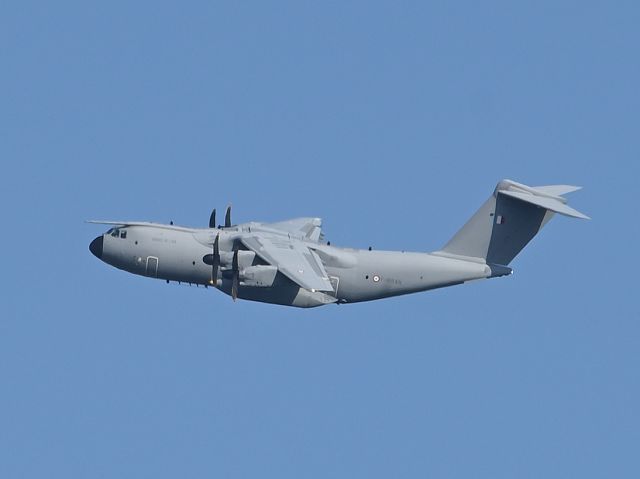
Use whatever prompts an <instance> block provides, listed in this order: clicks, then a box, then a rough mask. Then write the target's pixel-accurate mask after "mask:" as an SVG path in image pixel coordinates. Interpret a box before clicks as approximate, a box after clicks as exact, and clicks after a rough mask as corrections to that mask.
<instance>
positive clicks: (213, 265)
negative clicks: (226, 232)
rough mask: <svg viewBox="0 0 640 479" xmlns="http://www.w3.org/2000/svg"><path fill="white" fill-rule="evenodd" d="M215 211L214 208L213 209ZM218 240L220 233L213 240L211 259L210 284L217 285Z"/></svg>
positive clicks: (218, 265)
mask: <svg viewBox="0 0 640 479" xmlns="http://www.w3.org/2000/svg"><path fill="white" fill-rule="evenodd" d="M213 211H214V213H215V210H213ZM219 240H220V233H218V234H217V235H216V239H215V241H214V242H213V258H212V261H211V284H212V285H214V286H217V285H218V269H219V268H220V246H219V245H218V242H219Z"/></svg>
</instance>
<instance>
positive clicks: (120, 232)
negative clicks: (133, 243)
mask: <svg viewBox="0 0 640 479" xmlns="http://www.w3.org/2000/svg"><path fill="white" fill-rule="evenodd" d="M105 234H107V235H111V236H113V237H114V238H122V239H125V238H126V237H127V230H126V229H125V228H122V229H120V228H111V229H110V230H109V231H107V232H106V233H105Z"/></svg>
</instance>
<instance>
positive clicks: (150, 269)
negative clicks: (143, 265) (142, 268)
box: [147, 256, 158, 278]
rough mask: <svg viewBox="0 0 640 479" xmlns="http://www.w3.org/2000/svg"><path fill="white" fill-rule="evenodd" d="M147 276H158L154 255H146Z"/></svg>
mask: <svg viewBox="0 0 640 479" xmlns="http://www.w3.org/2000/svg"><path fill="white" fill-rule="evenodd" d="M147 276H149V277H151V278H157V277H158V258H156V257H155V256H147Z"/></svg>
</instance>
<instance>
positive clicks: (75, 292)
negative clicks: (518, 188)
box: [0, 1, 640, 479]
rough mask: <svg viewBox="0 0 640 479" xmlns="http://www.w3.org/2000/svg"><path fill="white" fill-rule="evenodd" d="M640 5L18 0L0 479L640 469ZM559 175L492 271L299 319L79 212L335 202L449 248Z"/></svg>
mask: <svg viewBox="0 0 640 479" xmlns="http://www.w3.org/2000/svg"><path fill="white" fill-rule="evenodd" d="M639 24H640V7H638V3H637V2H632V1H629V2H624V1H621V2H605V1H602V2H589V1H587V2H583V1H574V2H565V1H544V2H540V1H536V2H507V1H503V2H455V3H454V2H441V1H439V2H388V3H381V2H364V1H362V2H298V1H291V2H227V3H218V2H195V3H194V2H181V3H180V2H178V3H171V4H168V3H165V2H122V1H113V2H101V3H92V2H84V1H77V2H39V3H32V2H29V1H20V2H9V3H6V2H5V3H3V5H2V7H1V8H0V49H1V50H0V55H1V57H0V60H1V63H0V67H1V71H0V101H1V103H0V159H1V161H2V175H1V176H0V178H1V188H0V205H1V206H0V208H1V209H2V210H1V219H2V224H3V226H2V235H0V251H2V279H0V281H1V282H2V287H1V289H0V308H1V309H0V314H1V317H2V319H1V320H0V477H3V478H22V477H24V478H36V477H38V478H41V477H65V478H69V477H83V478H107V477H109V478H111V477H117V478H141V477H149V478H164V477H167V478H168V477H227V478H236V477H238V478H244V477H278V478H283V477H292V478H294V477H295V478H300V477H310V478H311V477H313V478H315V477H318V478H326V477H349V478H351V477H384V478H389V477H443V478H444V477H446V478H458V477H459V478H463V477H464V478H468V477H487V478H492V479H494V478H513V477H531V478H538V477H554V478H555V477H557V478H566V477H588V478H591V477H594V478H595V477H602V478H605V477H606V478H611V477H616V478H620V477H638V471H639V470H640V459H639V458H640V432H639V431H640V416H639V411H638V404H639V403H640V378H639V372H638V365H639V357H638V351H639V347H640V324H639V321H640V314H639V308H638V300H637V298H638V293H637V269H638V263H639V262H638V259H639V255H638V236H639V235H638V233H639V231H638V229H639V228H638V221H637V215H638V213H637V210H638V199H637V196H638V183H637V181H638V170H639V168H638V159H639V152H640V132H639V127H638V125H639V121H638V111H639V109H640V101H639V99H640V96H639V94H638V90H639V88H640V87H639V85H640V61H639V59H640V56H639V54H638V51H639V48H638V47H639V45H640V33H639V29H638V25H639ZM501 178H512V179H515V180H517V181H522V182H525V183H528V184H531V185H539V184H554V183H569V184H578V185H583V186H584V187H585V189H584V190H583V191H581V192H578V193H574V194H573V195H572V197H571V203H572V205H573V206H575V207H576V208H578V209H579V210H581V211H584V212H585V213H587V214H589V215H591V216H592V217H593V220H592V221H589V222H587V221H577V220H569V219H567V218H564V217H560V218H558V219H555V220H554V221H553V222H552V223H550V224H549V225H548V226H547V227H546V228H545V230H544V231H543V234H541V235H540V236H539V237H537V238H536V240H535V241H534V243H533V244H531V245H530V246H529V247H528V248H527V249H526V250H525V251H524V253H523V254H522V255H521V256H519V257H518V258H517V260H516V261H515V262H514V264H513V266H514V269H515V274H514V275H513V276H511V277H509V278H501V279H495V280H492V281H485V282H481V283H476V284H473V285H467V286H460V287H455V288H448V289H445V290H440V291H435V292H430V293H423V294H418V295H413V296H408V297H404V298H396V299H389V300H384V301H380V302H374V303H366V304H360V305H350V306H340V307H338V306H328V307H324V308H319V309H315V310H298V309H287V308H282V307H275V306H271V305H263V304H255V303H249V302H238V303H237V304H233V303H232V301H231V299H230V298H228V297H227V296H224V295H222V294H220V293H218V292H215V291H211V290H206V291H205V290H204V289H196V288H195V287H193V288H189V287H187V286H178V285H167V284H165V283H164V282H162V281H152V280H149V279H146V278H141V277H136V276H132V275H128V274H126V273H123V272H121V271H118V270H115V269H113V268H110V267H108V266H107V265H105V264H103V263H101V262H99V261H98V260H97V259H96V258H94V257H93V256H92V255H91V254H90V253H89V251H88V249H87V248H88V244H89V242H90V241H91V239H93V238H94V237H95V236H97V235H98V234H99V233H101V232H102V231H103V229H102V228H101V227H97V226H94V225H88V224H85V223H84V220H86V219H91V218H99V219H104V218H112V219H122V218H125V219H139V220H152V221H164V222H168V221H169V220H174V221H175V222H176V223H179V224H187V225H196V226H197V225H203V226H204V225H206V224H207V221H208V216H209V213H210V210H211V208H212V207H214V206H215V207H218V208H219V210H220V209H221V208H224V206H225V205H226V204H227V202H232V203H233V205H234V211H235V220H237V221H249V220H262V221H270V220H281V219H285V218H288V217H296V216H308V215H317V216H321V217H323V218H324V227H325V232H326V235H327V238H328V239H330V240H331V241H332V242H333V243H334V244H337V245H351V246H360V247H366V246H368V245H373V246H374V247H375V248H378V249H406V250H417V251H430V250H434V249H437V248H438V247H440V246H441V245H442V244H443V243H444V242H445V241H446V240H447V239H448V238H449V237H450V236H451V235H452V234H453V233H454V232H455V231H456V230H457V228H458V227H459V226H460V225H461V224H463V223H464V221H466V219H467V218H468V217H469V216H470V215H471V214H472V213H473V212H474V211H475V209H476V208H477V207H478V206H479V205H480V204H481V203H482V202H483V201H484V200H485V198H486V197H487V196H488V195H489V194H490V193H491V191H492V190H493V187H494V186H495V183H496V182H497V181H498V180H500V179H501Z"/></svg>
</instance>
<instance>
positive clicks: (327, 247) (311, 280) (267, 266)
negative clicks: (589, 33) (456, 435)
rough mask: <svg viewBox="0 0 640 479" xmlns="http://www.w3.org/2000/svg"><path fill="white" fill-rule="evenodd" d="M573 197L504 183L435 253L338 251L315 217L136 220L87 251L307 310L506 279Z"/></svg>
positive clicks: (137, 268) (561, 190)
mask: <svg viewBox="0 0 640 479" xmlns="http://www.w3.org/2000/svg"><path fill="white" fill-rule="evenodd" d="M578 189H580V188H579V187H576V186H568V185H553V186H538V187H530V186H526V185H523V184H520V183H516V182H514V181H511V180H502V181H500V182H499V183H498V185H497V186H496V188H495V190H494V192H493V194H492V195H491V196H490V197H489V199H488V200H487V201H486V202H485V203H484V204H483V205H482V206H481V207H480V209H479V210H478V211H477V212H476V213H475V214H474V215H473V216H472V217H471V219H470V220H469V221H468V222H467V223H466V224H465V225H464V226H463V227H462V228H461V229H460V230H459V231H458V232H457V233H456V234H455V235H454V236H453V238H451V240H449V242H448V243H447V244H446V245H444V247H443V248H442V249H441V250H439V251H435V252H432V253H408V252H407V253H405V252H404V251H372V250H371V249H368V250H359V249H351V248H339V247H336V246H332V245H331V244H330V243H328V242H325V241H324V237H323V235H322V232H321V225H322V222H321V220H320V218H298V219H292V220H288V221H282V222H279V223H255V222H251V223H243V224H238V225H232V224H231V208H230V207H229V208H227V211H226V215H225V222H224V223H225V224H224V226H220V225H219V226H216V210H215V209H214V210H213V212H212V213H211V217H210V219H209V227H208V228H185V227H182V226H176V225H173V223H172V224H169V225H166V224H157V223H148V222H137V221H89V223H97V224H106V225H111V226H113V227H112V228H111V229H110V230H109V231H107V232H106V233H105V234H103V235H102V236H98V237H97V238H96V239H94V240H93V241H92V242H91V244H90V246H89V250H90V251H91V252H92V253H93V254H94V255H95V256H97V257H98V258H99V259H101V260H102V261H104V262H105V263H108V264H110V265H112V266H115V267H116V268H119V269H123V270H125V271H128V272H130V273H134V274H139V275H141V276H148V277H151V278H159V279H164V280H166V281H167V283H168V282H169V281H177V282H184V283H191V284H196V285H203V286H205V287H208V286H212V287H216V288H217V289H219V290H221V291H223V292H224V293H226V294H228V295H230V296H231V297H232V298H233V299H234V301H235V299H236V298H241V299H248V300H252V301H261V302H264V303H275V304H282V305H287V306H297V307H301V308H311V307H315V306H322V305H325V304H331V303H337V304H341V303H357V302H360V301H371V300H374V299H381V298H387V297H390V296H398V295H402V294H409V293H417V292H420V291H427V290H430V289H436V288H442V287H445V286H453V285H457V284H463V283H466V282H468V281H474V280H478V279H485V278H496V277H498V276H505V275H509V274H511V272H512V270H511V268H509V266H508V265H509V264H510V263H511V261H512V260H513V258H515V256H516V255H517V254H518V253H519V252H520V251H521V250H522V249H523V248H524V247H525V246H526V245H527V243H529V241H530V240H531V239H532V238H533V237H534V236H535V235H536V234H537V233H538V231H540V229H541V228H542V227H543V226H544V225H545V224H546V223H547V222H548V221H549V220H550V219H551V217H552V216H553V215H554V214H555V213H560V214H561V215H565V216H571V217H574V218H585V219H588V217H587V216H585V215H583V214H582V213H580V212H578V211H576V210H574V209H573V208H571V207H569V206H567V204H566V203H567V200H566V199H565V198H564V197H562V196H561V195H563V194H565V193H570V192H572V191H575V190H578Z"/></svg>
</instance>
